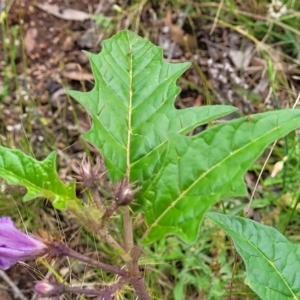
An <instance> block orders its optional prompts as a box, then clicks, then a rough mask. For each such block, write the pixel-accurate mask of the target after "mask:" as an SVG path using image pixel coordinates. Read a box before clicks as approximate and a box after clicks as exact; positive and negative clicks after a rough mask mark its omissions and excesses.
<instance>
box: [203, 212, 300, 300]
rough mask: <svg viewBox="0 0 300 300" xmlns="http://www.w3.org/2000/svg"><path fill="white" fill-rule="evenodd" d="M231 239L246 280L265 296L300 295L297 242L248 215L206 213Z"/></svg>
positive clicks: (271, 299) (291, 299)
mask: <svg viewBox="0 0 300 300" xmlns="http://www.w3.org/2000/svg"><path fill="white" fill-rule="evenodd" d="M207 217H208V218H209V219H211V220H213V221H214V222H215V223H216V224H217V225H218V226H220V227H221V228H222V229H223V230H224V231H226V232H227V234H228V235H229V236H230V237H231V238H232V239H233V242H234V245H235V247H236V250H237V251H238V253H239V254H240V255H241V256H242V258H243V260H244V262H245V264H246V271H247V277H246V280H245V283H246V284H248V285H249V286H250V287H251V288H252V289H253V290H254V291H255V292H256V293H257V294H258V295H259V296H260V297H261V298H262V299H264V300H296V299H300V285H299V281H300V273H299V270H300V246H299V245H295V244H293V243H291V242H290V241H289V240H287V239H286V238H285V237H284V236H283V235H282V234H281V233H280V232H278V231H277V230H276V229H274V228H272V227H268V226H265V225H261V224H259V223H257V222H254V221H252V220H249V219H244V218H240V217H235V216H228V215H222V214H218V213H208V214H207Z"/></svg>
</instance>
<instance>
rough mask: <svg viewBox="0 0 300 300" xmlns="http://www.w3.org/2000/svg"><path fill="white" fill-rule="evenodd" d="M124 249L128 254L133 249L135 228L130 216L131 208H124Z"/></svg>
mask: <svg viewBox="0 0 300 300" xmlns="http://www.w3.org/2000/svg"><path fill="white" fill-rule="evenodd" d="M123 224H124V248H125V251H126V252H127V253H129V252H130V250H131V249H132V248H133V246H134V244H133V228H132V218H131V216H130V210H129V206H125V207H124V219H123Z"/></svg>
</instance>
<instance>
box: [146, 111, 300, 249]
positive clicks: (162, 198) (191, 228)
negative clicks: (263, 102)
mask: <svg viewBox="0 0 300 300" xmlns="http://www.w3.org/2000/svg"><path fill="white" fill-rule="evenodd" d="M299 124H300V112H299V110H281V111H274V112H268V113H262V114H256V115H253V116H248V117H245V118H241V119H237V120H233V121H230V122H227V123H224V124H220V125H217V126H214V127H211V128H209V129H207V130H205V131H204V132H202V133H200V134H198V135H196V136H193V137H187V136H179V135H174V136H173V137H172V138H171V139H170V143H169V145H168V150H167V152H166V155H165V160H164V163H163V166H162V168H161V170H160V172H159V173H158V174H157V176H156V178H155V179H154V180H153V182H152V184H151V185H150V186H149V187H148V189H147V191H146V192H145V193H144V197H145V216H146V220H147V224H148V225H149V227H148V229H147V232H146V233H145V236H144V241H143V242H144V243H150V242H153V241H155V240H158V239H161V238H162V237H163V236H164V235H166V234H177V235H178V236H179V237H180V238H181V239H183V240H184V241H185V242H192V241H193V240H195V239H196V237H197V234H198V230H199V225H200V222H201V220H202V219H203V216H204V214H205V212H206V211H207V210H208V208H209V207H211V206H212V205H213V204H215V203H216V202H217V201H218V200H219V199H222V198H223V197H228V196H242V195H245V194H246V186H245V183H244V179H243V176H244V173H245V172H246V170H247V169H248V168H249V167H250V166H251V164H252V163H253V162H254V161H255V160H256V159H257V158H258V157H259V155H260V154H261V153H262V151H263V150H264V149H265V148H266V147H267V146H268V145H269V144H270V143H271V142H272V141H274V140H276V139H278V138H279V137H281V136H283V135H285V134H287V133H288V132H290V131H291V130H293V129H296V128H297V127H299Z"/></svg>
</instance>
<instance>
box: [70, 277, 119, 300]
mask: <svg viewBox="0 0 300 300" xmlns="http://www.w3.org/2000/svg"><path fill="white" fill-rule="evenodd" d="M124 283H125V280H124V279H123V278H121V279H120V280H119V281H118V282H117V283H115V284H113V285H112V286H110V287H108V288H106V289H104V290H97V289H85V288H80V287H68V286H66V287H65V292H66V293H72V294H84V295H95V296H100V297H101V299H103V300H106V299H107V300H110V299H111V296H112V294H113V293H115V292H116V291H117V290H118V289H120V288H121V287H122V285H123V284H124Z"/></svg>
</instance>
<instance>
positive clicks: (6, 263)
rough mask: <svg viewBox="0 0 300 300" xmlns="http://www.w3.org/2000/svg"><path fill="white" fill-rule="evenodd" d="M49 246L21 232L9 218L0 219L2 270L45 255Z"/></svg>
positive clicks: (0, 260) (0, 261) (0, 266)
mask: <svg viewBox="0 0 300 300" xmlns="http://www.w3.org/2000/svg"><path fill="white" fill-rule="evenodd" d="M46 249H47V246H46V245H45V244H44V243H43V242H42V241H40V240H38V239H36V238H35V237H33V236H30V235H27V234H25V233H23V232H21V231H19V230H18V229H17V228H16V227H15V225H14V223H13V222H12V220H11V219H10V218H9V217H2V218H0V268H1V269H4V270H5V269H8V268H9V267H11V266H12V265H14V264H15V263H17V262H18V261H20V260H25V259H28V258H31V257H33V256H39V255H44V254H45V252H46Z"/></svg>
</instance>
